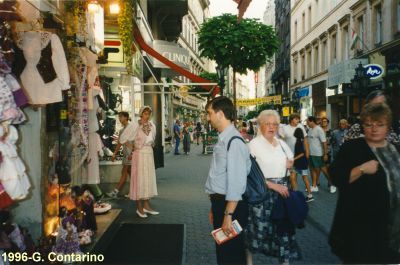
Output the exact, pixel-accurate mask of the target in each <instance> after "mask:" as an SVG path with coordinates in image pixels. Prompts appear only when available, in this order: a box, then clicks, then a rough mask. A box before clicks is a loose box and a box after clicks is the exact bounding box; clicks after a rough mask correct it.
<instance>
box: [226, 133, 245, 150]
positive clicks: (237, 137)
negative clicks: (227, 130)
mask: <svg viewBox="0 0 400 265" xmlns="http://www.w3.org/2000/svg"><path fill="white" fill-rule="evenodd" d="M235 139H240V140H242V142H243V143H244V144H246V142H245V141H244V139H243V138H242V137H240V136H237V135H235V136H232V138H231V139H229V142H228V148H227V149H228V151H229V148H230V147H231V142H232V141H233V140H235Z"/></svg>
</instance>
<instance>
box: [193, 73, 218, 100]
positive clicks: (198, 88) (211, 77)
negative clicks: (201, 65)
mask: <svg viewBox="0 0 400 265" xmlns="http://www.w3.org/2000/svg"><path fill="white" fill-rule="evenodd" d="M199 76H200V77H202V78H204V79H207V80H210V82H212V83H218V75H217V74H216V73H210V72H201V73H200V74H199ZM191 91H192V92H208V90H206V89H204V88H203V87H201V86H193V87H192V89H191ZM202 96H204V94H202Z"/></svg>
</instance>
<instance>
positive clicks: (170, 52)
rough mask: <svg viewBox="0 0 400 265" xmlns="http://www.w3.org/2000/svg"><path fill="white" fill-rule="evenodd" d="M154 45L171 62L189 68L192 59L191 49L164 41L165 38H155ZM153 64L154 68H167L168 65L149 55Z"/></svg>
mask: <svg viewBox="0 0 400 265" xmlns="http://www.w3.org/2000/svg"><path fill="white" fill-rule="evenodd" d="M152 47H153V49H154V50H156V51H157V52H158V53H159V54H161V55H162V56H164V57H165V58H167V59H168V60H170V61H171V62H173V63H175V64H177V65H178V66H180V67H182V68H184V69H187V70H189V68H190V67H189V65H190V60H189V58H190V57H189V51H188V50H186V49H184V48H182V47H180V46H179V45H178V44H176V43H173V42H169V41H163V40H154V41H153V42H152ZM149 59H150V61H151V63H152V65H153V67H154V68H167V69H169V67H168V66H166V65H165V64H163V63H162V62H160V61H158V60H157V59H155V58H153V57H152V56H150V57H149Z"/></svg>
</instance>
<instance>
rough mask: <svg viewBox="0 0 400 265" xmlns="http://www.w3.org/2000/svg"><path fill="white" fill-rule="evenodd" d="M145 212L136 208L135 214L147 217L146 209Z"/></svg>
mask: <svg viewBox="0 0 400 265" xmlns="http://www.w3.org/2000/svg"><path fill="white" fill-rule="evenodd" d="M144 212H145V213H140V212H139V210H136V214H137V215H139V217H140V218H147V214H146V210H144Z"/></svg>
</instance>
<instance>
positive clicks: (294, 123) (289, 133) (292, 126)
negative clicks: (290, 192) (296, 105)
mask: <svg viewBox="0 0 400 265" xmlns="http://www.w3.org/2000/svg"><path fill="white" fill-rule="evenodd" d="M297 128H300V129H301V130H302V131H303V135H304V138H303V144H304V155H305V157H306V159H307V160H308V159H309V156H310V155H309V154H310V152H309V145H308V138H307V132H306V130H305V128H304V126H303V125H302V124H301V123H300V115H299V114H297V113H292V114H290V116H289V124H286V125H281V126H279V133H278V135H279V136H280V138H281V139H282V140H283V141H285V143H286V144H287V145H288V146H289V148H290V150H291V151H292V153H293V154H294V153H295V145H296V142H297V138H296V137H295V136H294V132H295V130H296V129H297ZM307 170H308V169H307ZM307 175H308V174H307ZM290 180H291V181H292V182H293V181H294V180H297V173H296V171H295V169H294V168H293V169H292V170H291V172H290ZM291 185H292V186H293V187H297V182H296V183H291Z"/></svg>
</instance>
